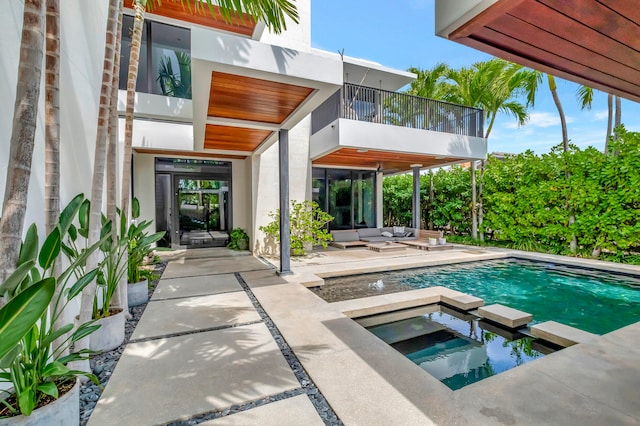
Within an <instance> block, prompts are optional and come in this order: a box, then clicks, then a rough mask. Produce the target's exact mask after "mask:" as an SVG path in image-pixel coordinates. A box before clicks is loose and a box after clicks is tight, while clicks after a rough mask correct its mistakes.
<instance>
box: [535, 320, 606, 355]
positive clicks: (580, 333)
mask: <svg viewBox="0 0 640 426" xmlns="http://www.w3.org/2000/svg"><path fill="white" fill-rule="evenodd" d="M530 329H531V334H532V335H533V336H534V337H538V338H540V339H543V340H546V341H548V342H551V343H555V344H556V345H560V346H563V347H565V348H566V347H569V346H573V345H575V344H578V343H584V342H587V341H589V340H591V339H593V338H595V337H598V335H597V334H593V333H589V332H587V331H584V330H580V329H578V328H575V327H571V326H568V325H564V324H560V323H559V322H555V321H546V322H543V323H540V324H535V325H532V326H531V327H530Z"/></svg>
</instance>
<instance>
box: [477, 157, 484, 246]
mask: <svg viewBox="0 0 640 426" xmlns="http://www.w3.org/2000/svg"><path fill="white" fill-rule="evenodd" d="M484 166H485V161H484V160H482V161H480V182H479V183H478V235H479V238H480V241H484V231H482V221H483V219H484V203H483V200H482V190H483V188H484V183H483V179H484Z"/></svg>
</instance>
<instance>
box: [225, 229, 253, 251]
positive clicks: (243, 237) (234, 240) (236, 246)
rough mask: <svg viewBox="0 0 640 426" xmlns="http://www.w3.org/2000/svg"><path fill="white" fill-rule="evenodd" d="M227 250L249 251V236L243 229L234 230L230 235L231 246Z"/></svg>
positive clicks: (228, 245)
mask: <svg viewBox="0 0 640 426" xmlns="http://www.w3.org/2000/svg"><path fill="white" fill-rule="evenodd" d="M227 248H230V249H231V250H247V249H248V248H249V236H248V235H247V233H246V232H245V231H244V229H242V228H233V229H232V230H231V233H230V234H229V244H227Z"/></svg>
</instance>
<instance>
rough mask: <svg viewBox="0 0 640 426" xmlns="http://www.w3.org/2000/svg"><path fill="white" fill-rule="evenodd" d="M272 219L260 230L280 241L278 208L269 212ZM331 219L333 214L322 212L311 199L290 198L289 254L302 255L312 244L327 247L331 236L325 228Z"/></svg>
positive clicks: (331, 238)
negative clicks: (297, 199) (299, 200)
mask: <svg viewBox="0 0 640 426" xmlns="http://www.w3.org/2000/svg"><path fill="white" fill-rule="evenodd" d="M269 217H271V219H272V221H271V222H270V223H269V224H267V225H266V226H260V228H259V229H260V230H261V231H262V232H264V233H265V234H266V235H267V236H268V237H270V238H273V239H275V241H277V242H279V241H280V209H278V210H275V211H274V212H271V213H269ZM332 220H333V216H331V215H330V214H328V213H326V212H324V211H323V210H322V209H321V208H320V207H319V206H318V203H316V202H315V201H311V200H304V201H302V202H297V201H296V200H291V210H290V212H289V221H290V232H291V254H293V255H294V256H302V255H304V254H306V252H307V251H308V250H311V248H312V247H313V246H316V245H321V246H322V247H323V248H327V244H328V242H329V241H332V240H333V237H332V236H331V234H330V233H329V231H328V230H327V224H328V223H329V222H331V221H332Z"/></svg>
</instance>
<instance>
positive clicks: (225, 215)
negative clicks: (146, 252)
mask: <svg viewBox="0 0 640 426" xmlns="http://www.w3.org/2000/svg"><path fill="white" fill-rule="evenodd" d="M231 201H232V200H231V163H229V162H224V161H214V160H196V159H179V158H156V228H157V230H158V231H166V237H165V239H164V240H163V241H162V242H161V243H162V244H161V245H163V246H166V247H176V248H178V247H183V248H184V247H187V248H190V247H194V248H195V247H222V246H225V245H226V243H227V241H228V239H229V230H230V229H231V228H232V226H233V224H232V220H231V219H232V218H231V217H230V214H231V211H232V209H231Z"/></svg>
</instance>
